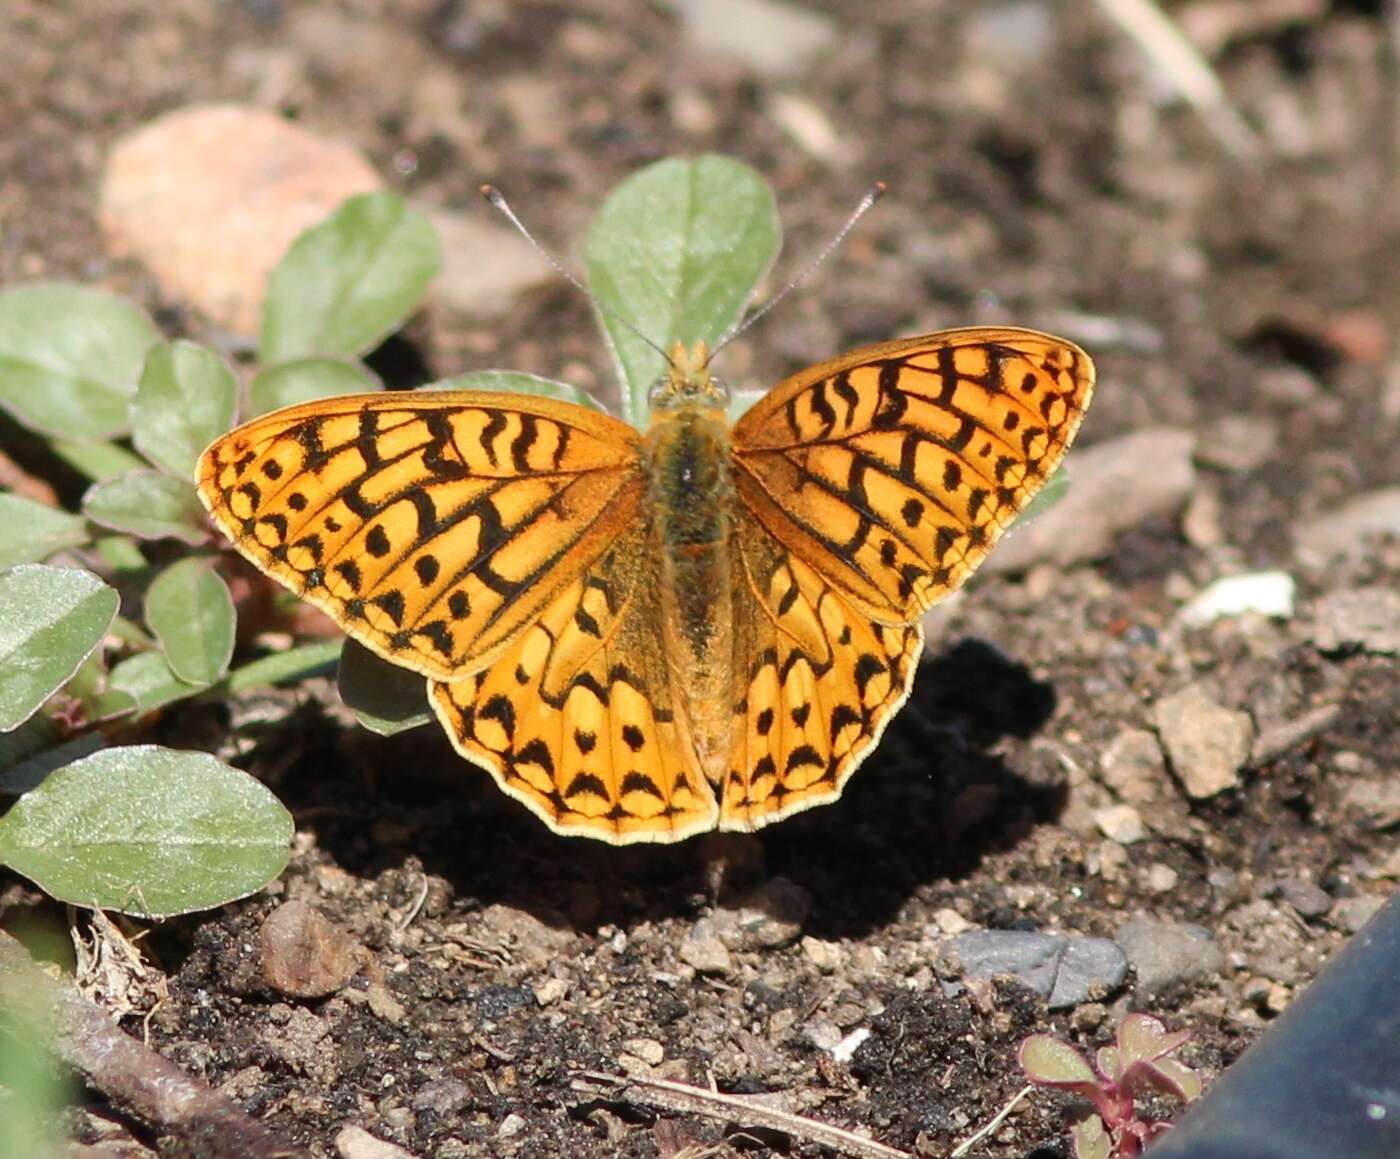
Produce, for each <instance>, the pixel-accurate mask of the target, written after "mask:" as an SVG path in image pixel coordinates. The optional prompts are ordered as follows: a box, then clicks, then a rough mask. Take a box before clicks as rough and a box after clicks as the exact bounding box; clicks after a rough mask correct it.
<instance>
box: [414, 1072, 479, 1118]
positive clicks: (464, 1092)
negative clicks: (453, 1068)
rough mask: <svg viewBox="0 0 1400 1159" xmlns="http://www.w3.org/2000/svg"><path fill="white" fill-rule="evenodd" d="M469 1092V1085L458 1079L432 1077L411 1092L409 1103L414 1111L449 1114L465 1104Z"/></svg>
mask: <svg viewBox="0 0 1400 1159" xmlns="http://www.w3.org/2000/svg"><path fill="white" fill-rule="evenodd" d="M471 1093H472V1092H471V1087H469V1086H467V1084H466V1083H464V1082H462V1081H461V1080H459V1079H447V1078H444V1079H434V1080H433V1081H432V1082H428V1083H424V1084H423V1085H422V1086H421V1087H419V1088H418V1089H417V1090H416V1091H414V1092H413V1099H412V1102H411V1105H412V1107H413V1109H414V1110H415V1111H436V1112H437V1113H438V1114H439V1115H451V1114H455V1113H456V1112H457V1111H460V1110H461V1109H462V1108H463V1107H464V1106H466V1105H467V1100H468V1099H470V1098H471Z"/></svg>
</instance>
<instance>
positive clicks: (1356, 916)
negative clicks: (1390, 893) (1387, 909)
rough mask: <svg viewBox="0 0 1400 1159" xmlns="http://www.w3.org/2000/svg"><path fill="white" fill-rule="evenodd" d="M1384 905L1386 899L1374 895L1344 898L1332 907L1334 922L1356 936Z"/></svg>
mask: <svg viewBox="0 0 1400 1159" xmlns="http://www.w3.org/2000/svg"><path fill="white" fill-rule="evenodd" d="M1383 905H1385V898H1383V897H1377V896H1375V895H1373V894H1364V893H1363V894H1361V895H1359V896H1358V897H1344V898H1341V899H1340V900H1338V902H1337V903H1336V904H1335V905H1334V906H1333V907H1332V915H1331V916H1332V920H1333V921H1334V922H1336V923H1337V925H1338V926H1339V927H1340V928H1342V929H1344V930H1346V932H1347V933H1349V934H1354V933H1356V931H1357V930H1359V929H1361V927H1362V926H1364V925H1365V924H1366V923H1367V922H1369V921H1370V920H1371V919H1372V918H1373V917H1375V916H1376V913H1377V911H1378V910H1379V909H1380V908H1381V906H1383Z"/></svg>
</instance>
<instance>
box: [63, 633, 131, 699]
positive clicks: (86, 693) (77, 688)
mask: <svg viewBox="0 0 1400 1159" xmlns="http://www.w3.org/2000/svg"><path fill="white" fill-rule="evenodd" d="M122 623H123V620H122V617H121V616H117V617H116V618H115V619H113V621H112V626H111V627H110V628H108V629H107V632H108V634H109V635H111V636H119V635H120V629H121V625H122ZM63 693H64V695H66V696H71V697H73V698H74V699H75V700H77V701H78V702H79V703H80V704H81V705H82V709H83V717H84V719H85V720H86V722H87V723H88V724H95V723H96V722H98V721H100V720H109V719H111V718H112V717H114V716H125V715H126V714H127V713H129V712H135V711H136V701H135V700H134V699H133V698H132V697H130V696H128V695H127V694H126V693H125V692H112V691H110V690H109V689H108V688H107V664H106V662H105V660H104V658H103V655H102V650H101V649H100V648H99V649H95V650H94V651H93V652H92V653H91V654H90V655H89V656H88V658H87V659H86V660H84V661H83V662H82V663H81V664H79V665H78V670H77V671H76V672H74V673H73V675H72V677H71V678H70V679H69V680H68V682H67V683H66V684H64V686H63Z"/></svg>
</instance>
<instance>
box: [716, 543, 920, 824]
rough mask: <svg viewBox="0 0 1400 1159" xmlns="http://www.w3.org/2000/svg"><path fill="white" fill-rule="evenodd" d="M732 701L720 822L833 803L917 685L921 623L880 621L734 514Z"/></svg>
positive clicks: (764, 820) (769, 817)
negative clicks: (736, 563) (737, 572)
mask: <svg viewBox="0 0 1400 1159" xmlns="http://www.w3.org/2000/svg"><path fill="white" fill-rule="evenodd" d="M737 536H738V558H739V561H740V567H741V575H740V577H739V579H738V581H737V582H736V584H735V589H736V590H735V599H734V604H733V608H734V612H733V614H734V639H735V654H736V663H735V676H736V681H735V692H736V694H737V700H736V703H735V711H734V721H733V731H732V733H731V742H732V748H731V760H730V771H729V775H728V778H727V780H726V782H725V784H724V786H723V789H722V792H721V811H720V828H721V829H755V828H758V827H759V826H760V825H766V824H770V823H771V822H773V821H777V820H779V819H781V818H782V817H786V816H788V815H789V814H791V813H796V812H798V811H800V810H802V809H808V808H811V807H812V806H814V805H822V804H826V803H828V802H830V801H833V800H835V799H836V798H837V797H839V796H840V795H841V792H842V790H843V789H844V787H845V784H846V781H847V780H848V779H849V778H850V776H851V774H852V773H853V772H855V770H856V768H857V767H858V766H859V765H860V763H861V761H862V760H864V759H865V756H866V754H867V753H868V752H869V751H870V750H871V749H872V748H873V747H874V746H875V744H876V743H877V742H878V741H879V739H880V734H881V733H882V732H883V731H884V728H885V724H886V722H887V721H888V720H889V718H890V717H891V716H893V715H894V713H895V712H896V711H898V709H899V707H900V705H902V704H903V703H904V700H905V698H906V697H907V696H908V694H909V687H910V685H911V684H912V682H913V678H914V670H915V668H916V666H917V664H918V657H919V653H920V650H921V648H922V646H923V633H922V631H921V629H920V628H919V626H918V624H908V625H904V624H878V623H876V622H875V621H873V620H872V619H871V618H870V617H869V616H868V615H866V614H865V613H864V612H862V611H861V610H860V609H858V608H857V607H855V606H854V605H853V604H852V603H851V601H850V600H849V599H848V598H847V597H846V596H845V595H844V594H842V592H840V591H839V590H837V589H836V588H835V587H833V586H832V584H830V583H829V582H828V581H827V580H825V579H824V578H823V577H822V576H821V575H820V574H819V573H818V572H817V571H816V570H815V569H813V568H812V567H810V566H809V565H807V564H806V563H805V562H803V561H802V560H801V559H799V558H797V557H795V556H793V555H791V554H790V553H789V552H788V551H787V550H786V548H784V547H783V545H782V544H780V543H779V542H778V541H777V540H776V539H774V538H773V537H772V536H770V535H769V534H768V532H767V531H766V530H765V529H764V528H763V527H762V526H760V525H759V524H758V523H757V522H756V521H755V520H753V519H751V518H749V517H748V516H746V515H745V516H741V517H740V519H739V520H738V524H737Z"/></svg>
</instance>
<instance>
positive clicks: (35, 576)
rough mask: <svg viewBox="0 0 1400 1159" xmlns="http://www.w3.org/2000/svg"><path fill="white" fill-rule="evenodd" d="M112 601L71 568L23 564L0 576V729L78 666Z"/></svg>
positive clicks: (103, 588) (108, 617)
mask: <svg viewBox="0 0 1400 1159" xmlns="http://www.w3.org/2000/svg"><path fill="white" fill-rule="evenodd" d="M117 603H118V598H117V593H116V592H115V591H113V590H112V589H111V588H109V587H108V586H107V585H106V584H104V583H103V582H102V581H101V580H100V579H98V578H97V577H96V576H95V575H93V574H92V573H91V572H86V571H80V570H78V569H77V568H68V567H46V566H45V565H43V564H37V563H26V564H21V565H20V566H19V567H16V568H13V569H12V570H10V571H7V572H5V573H4V574H3V575H0V731H5V732H8V731H9V730H10V729H12V728H14V727H16V726H17V725H19V724H20V723H21V722H23V721H24V720H26V719H27V718H28V717H30V716H32V715H33V714H34V713H35V712H36V711H38V708H39V706H40V705H41V704H43V703H44V701H45V700H47V699H48V698H49V697H50V696H52V695H53V693H54V692H56V691H57V690H58V689H59V688H61V687H62V686H63V685H64V683H65V682H66V681H67V680H68V679H69V678H70V677H71V676H72V675H73V673H74V672H76V671H77V670H78V666H79V665H80V664H82V662H83V661H84V660H86V659H87V656H88V653H89V652H91V651H92V650H93V649H94V648H96V647H97V645H98V644H100V643H101V642H102V637H103V636H104V635H105V634H106V632H107V628H108V627H109V626H110V625H111V623H112V617H113V616H115V615H116V614H117Z"/></svg>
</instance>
